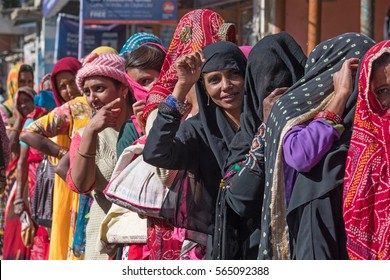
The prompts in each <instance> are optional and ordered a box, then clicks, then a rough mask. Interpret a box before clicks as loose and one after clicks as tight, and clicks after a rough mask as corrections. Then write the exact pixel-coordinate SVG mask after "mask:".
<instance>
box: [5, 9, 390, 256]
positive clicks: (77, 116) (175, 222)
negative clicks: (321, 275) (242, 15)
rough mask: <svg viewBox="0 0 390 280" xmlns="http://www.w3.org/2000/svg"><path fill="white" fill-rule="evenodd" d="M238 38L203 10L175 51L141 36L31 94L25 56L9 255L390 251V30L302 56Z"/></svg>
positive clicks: (11, 142) (64, 63)
mask: <svg viewBox="0 0 390 280" xmlns="http://www.w3.org/2000/svg"><path fill="white" fill-rule="evenodd" d="M236 36H237V34H236V30H235V27H234V25H233V24H231V23H228V22H225V20H224V19H223V18H222V17H221V16H220V15H219V14H218V13H216V12H214V11H212V10H207V9H197V10H193V11H191V12H189V13H187V14H186V15H184V16H183V17H182V18H181V19H180V21H179V23H178V25H177V28H176V30H175V32H174V34H173V37H172V41H171V44H170V45H169V47H168V48H167V49H166V48H165V47H164V46H162V43H161V40H160V39H159V38H158V37H157V36H155V35H153V34H150V33H144V32H141V33H137V34H134V35H132V36H131V37H130V38H129V39H128V40H127V42H126V43H125V45H124V46H123V47H122V48H121V50H120V51H119V52H118V51H117V50H115V49H113V48H110V47H106V46H101V47H99V48H97V49H95V50H94V51H92V52H91V53H90V54H87V55H86V56H85V57H84V58H83V59H82V60H81V61H79V60H77V59H75V58H72V57H66V58H63V59H61V60H59V61H58V62H57V63H56V64H55V65H54V68H53V71H52V72H51V73H48V74H47V75H45V76H44V78H42V80H41V82H40V85H39V87H38V92H36V91H35V90H34V84H33V82H32V81H33V77H34V76H33V75H34V71H33V70H32V68H31V66H29V65H26V64H17V65H15V67H14V68H13V69H11V71H10V73H9V78H8V82H9V84H8V85H7V86H8V87H7V92H8V99H7V100H6V101H4V102H3V103H2V104H1V106H0V113H1V119H0V130H1V131H2V132H1V138H0V139H1V145H0V152H1V157H0V191H1V197H0V203H1V205H0V215H1V216H0V218H1V220H0V234H1V236H2V255H3V259H25V260H36V259H40V260H84V259H85V260H212V259H214V260H223V259H237V260H249V259H252V260H256V259H258V260H263V259H267V260H268V259H277V260H288V259H298V260H304V259H307V260H317V259H321V260H326V259H330V260H346V259H390V231H389V230H388V229H389V228H390V222H389V221H390V166H389V164H390V159H389V158H390V154H389V152H388V147H389V145H390V135H389V133H390V123H389V120H390V119H389V112H390V41H389V40H384V41H381V42H374V41H373V40H372V39H371V38H369V37H367V36H365V35H363V34H359V33H354V32H350V33H345V34H339V35H338V36H336V37H334V38H330V39H328V40H326V41H323V42H321V43H320V44H318V45H317V46H316V47H315V48H314V49H313V51H311V53H310V54H309V55H308V56H306V55H305V54H304V52H303V51H302V49H301V47H300V46H299V45H298V44H297V42H296V41H295V40H294V38H293V37H292V36H291V35H290V34H288V33H286V32H280V33H278V34H273V35H268V36H266V37H264V38H262V39H260V40H259V41H258V42H257V43H256V44H255V45H254V46H239V45H237V44H236ZM3 132H4V133H3ZM123 163H126V164H123ZM141 164H142V167H143V168H141V169H140V171H138V172H139V173H138V174H136V175H137V176H135V175H134V176H135V177H134V178H135V179H134V180H123V182H127V183H122V184H125V185H121V186H120V187H121V188H118V189H117V192H116V193H114V194H112V192H111V191H114V192H115V190H116V189H115V188H113V186H115V185H114V182H115V183H117V179H118V178H119V176H121V178H122V177H124V178H126V175H127V174H129V175H128V176H133V175H131V174H134V173H132V170H135V168H137V165H138V166H141ZM156 182H158V183H156ZM152 184H154V185H152ZM156 187H157V188H159V189H158V191H156V192H151V190H152V189H153V188H156ZM108 188H110V192H108ZM140 198H142V199H140ZM137 199H138V200H137Z"/></svg>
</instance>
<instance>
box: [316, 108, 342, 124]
mask: <svg viewBox="0 0 390 280" xmlns="http://www.w3.org/2000/svg"><path fill="white" fill-rule="evenodd" d="M319 118H323V119H327V120H329V121H332V122H334V123H335V124H341V123H342V122H343V120H342V119H341V117H340V116H339V115H337V114H336V113H334V112H332V111H329V110H324V111H322V112H319V113H318V114H317V115H316V116H315V117H314V119H315V120H316V119H319Z"/></svg>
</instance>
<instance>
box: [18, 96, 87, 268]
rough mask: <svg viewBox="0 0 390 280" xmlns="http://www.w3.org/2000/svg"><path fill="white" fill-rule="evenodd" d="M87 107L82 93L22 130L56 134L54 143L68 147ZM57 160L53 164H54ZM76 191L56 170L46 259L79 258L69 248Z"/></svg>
mask: <svg viewBox="0 0 390 280" xmlns="http://www.w3.org/2000/svg"><path fill="white" fill-rule="evenodd" d="M90 116H91V110H90V107H89V106H88V103H87V102H86V99H85V97H84V96H80V97H77V98H75V99H73V100H70V101H68V102H67V103H65V104H63V105H62V106H60V107H57V108H55V109H54V110H53V111H51V112H50V113H48V114H47V115H46V116H44V117H42V118H40V119H38V120H36V121H34V122H33V123H32V124H30V125H29V126H28V127H27V128H26V129H25V130H24V131H28V132H34V133H38V134H40V135H42V136H45V137H47V138H52V137H55V136H56V138H55V139H56V140H55V141H56V143H57V144H58V145H60V146H62V147H64V148H66V149H69V148H70V143H71V139H72V138H73V135H74V134H75V133H76V132H77V131H78V130H79V129H80V128H82V127H84V126H86V125H87V123H88V121H89V119H90ZM57 163H58V160H57V159H56V162H54V164H57ZM78 201H79V194H77V193H75V192H73V191H71V190H70V188H69V187H68V185H67V184H66V182H65V181H64V180H62V179H61V178H60V177H59V176H58V175H57V174H56V175H55V177H54V193H53V214H52V220H53V221H52V228H51V235H50V251H49V260H66V259H82V258H83V256H81V257H80V258H76V257H75V256H74V255H73V254H72V251H71V246H72V241H73V233H74V230H75V223H76V221H75V217H76V214H77V213H76V212H77V209H78Z"/></svg>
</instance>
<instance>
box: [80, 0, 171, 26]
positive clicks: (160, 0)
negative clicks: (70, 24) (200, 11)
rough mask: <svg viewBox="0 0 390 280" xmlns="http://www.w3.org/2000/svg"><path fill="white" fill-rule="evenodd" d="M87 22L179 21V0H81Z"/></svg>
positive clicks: (142, 22)
mask: <svg viewBox="0 0 390 280" xmlns="http://www.w3.org/2000/svg"><path fill="white" fill-rule="evenodd" d="M81 1H84V2H83V21H84V23H85V24H107V23H117V24H145V23H148V24H153V23H160V24H161V23H164V24H174V23H177V10H178V8H177V0H115V1H113V0H81Z"/></svg>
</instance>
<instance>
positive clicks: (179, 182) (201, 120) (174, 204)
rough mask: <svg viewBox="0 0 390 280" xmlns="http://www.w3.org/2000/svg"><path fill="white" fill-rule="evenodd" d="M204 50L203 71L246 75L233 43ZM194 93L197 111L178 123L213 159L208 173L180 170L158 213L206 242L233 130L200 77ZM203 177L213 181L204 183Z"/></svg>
mask: <svg viewBox="0 0 390 280" xmlns="http://www.w3.org/2000/svg"><path fill="white" fill-rule="evenodd" d="M203 53H204V55H205V57H206V59H207V60H206V61H205V62H204V63H203V65H202V73H205V72H211V71H217V70H222V69H232V68H233V69H237V70H239V71H240V72H241V73H242V76H243V77H244V76H245V68H246V58H245V56H244V54H243V53H242V52H241V50H240V49H239V48H238V46H237V45H235V44H234V43H231V42H226V41H222V42H217V43H214V44H210V45H208V46H206V47H205V48H204V49H203ZM196 95H197V100H198V106H199V113H198V114H197V115H196V116H194V117H192V118H190V119H188V120H185V121H184V122H183V123H182V124H181V126H182V125H183V126H192V129H195V130H196V131H197V137H199V138H202V139H199V140H198V141H204V142H205V143H206V145H208V148H209V149H210V150H207V151H199V153H207V152H208V153H212V154H213V155H212V156H213V158H215V160H213V161H210V162H202V163H201V164H202V165H204V166H205V167H206V168H207V174H199V173H200V171H199V170H197V171H195V172H193V170H191V171H188V170H187V171H185V172H183V171H179V173H178V175H177V178H176V179H175V181H174V183H173V185H172V187H171V188H170V191H169V192H168V194H167V197H166V199H165V201H164V204H163V206H162V209H161V213H160V214H161V215H162V216H163V217H165V218H168V219H169V220H170V221H171V222H172V223H173V225H174V226H175V227H179V228H185V229H187V232H186V234H187V236H186V238H187V239H190V240H193V241H196V242H199V243H201V244H203V245H206V240H207V238H205V235H204V234H210V235H211V234H213V228H214V213H215V203H216V198H217V193H218V187H219V181H220V180H221V179H222V175H221V174H222V171H221V170H222V167H223V163H224V161H225V159H226V156H227V153H228V148H227V147H228V145H229V143H230V141H231V139H232V138H233V136H234V134H235V131H234V129H233V127H232V126H231V125H230V123H229V122H228V120H227V118H226V117H225V115H224V113H223V110H222V109H221V108H220V107H218V106H217V105H216V104H215V103H213V102H212V100H211V99H210V102H208V97H207V93H206V90H205V88H204V86H203V81H202V79H200V80H199V81H198V82H197V84H196ZM208 103H209V105H208ZM194 157H196V155H194ZM204 177H207V179H208V182H215V184H214V183H213V184H212V185H206V184H205V182H204ZM199 233H203V234H199Z"/></svg>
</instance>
